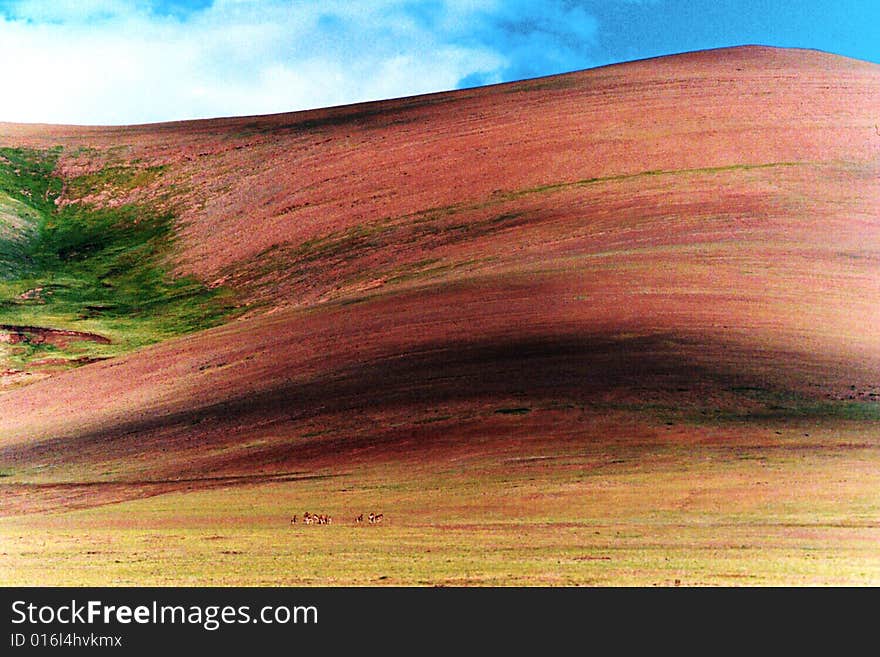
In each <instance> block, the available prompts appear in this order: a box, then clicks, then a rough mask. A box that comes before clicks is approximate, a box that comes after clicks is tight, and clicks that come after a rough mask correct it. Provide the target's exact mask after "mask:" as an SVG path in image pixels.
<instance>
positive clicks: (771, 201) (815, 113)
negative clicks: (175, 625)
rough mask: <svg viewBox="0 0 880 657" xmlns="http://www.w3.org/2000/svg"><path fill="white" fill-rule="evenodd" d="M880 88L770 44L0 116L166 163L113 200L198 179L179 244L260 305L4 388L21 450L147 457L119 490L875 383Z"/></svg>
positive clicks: (851, 67) (871, 394) (188, 196)
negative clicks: (265, 95) (347, 93)
mask: <svg viewBox="0 0 880 657" xmlns="http://www.w3.org/2000/svg"><path fill="white" fill-rule="evenodd" d="M878 107H880V67H878V66H876V65H872V64H866V63H862V62H857V61H853V60H847V59H843V58H840V57H836V56H831V55H826V54H822V53H816V52H812V51H798V50H774V49H767V48H742V49H732V50H720V51H710V52H701V53H693V54H688V55H682V56H678V57H670V58H664V59H658V60H649V61H643V62H635V63H631V64H625V65H619V66H612V67H607V68H602V69H596V70H592V71H585V72H581V73H575V74H570V75H566V76H558V77H552V78H546V79H541V80H533V81H527V82H522V83H516V84H511V85H501V86H496V87H489V88H483V89H477V90H467V91H460V92H453V93H447V94H436V95H432V96H424V97H418V98H409V99H402V100H395V101H388V102H383V103H374V104H365V105H357V106H350V107H342V108H333V109H328V110H321V111H314V112H303V113H296V114H285V115H274V116H267V117H243V118H233V119H218V120H212V121H196V122H186V123H173V124H160V125H149V126H134V127H124V128H76V127H57V126H22V125H8V124H0V140H2V142H3V143H4V144H11V145H25V146H40V147H49V146H54V145H55V144H63V145H65V146H68V147H73V148H75V147H77V146H88V147H91V148H95V149H98V150H97V151H95V153H96V154H95V155H94V156H90V157H92V159H86V160H84V159H83V157H82V156H81V155H79V156H75V155H73V154H70V155H67V156H65V157H64V158H63V159H62V163H61V167H62V171H63V172H64V173H65V175H67V176H75V175H77V174H78V173H82V172H84V171H87V170H95V169H97V168H99V167H100V166H103V165H104V164H106V163H108V162H114V161H116V160H114V159H113V158H120V157H122V158H124V159H125V160H126V161H135V160H138V161H140V162H143V163H146V164H149V165H166V167H167V168H166V170H165V172H164V173H163V175H162V176H161V177H160V178H159V179H158V180H157V181H155V182H154V183H151V184H150V185H149V186H147V187H144V188H139V189H134V190H131V191H130V192H127V196H125V195H123V196H118V197H115V198H114V199H101V198H96V199H93V200H96V201H98V202H111V201H112V202H122V201H125V200H144V199H153V200H154V201H161V202H168V203H170V204H172V205H174V207H176V208H178V209H179V211H180V213H181V214H180V219H181V223H180V229H181V241H180V243H179V250H178V254H177V257H178V261H177V263H176V266H177V268H178V270H179V271H180V272H186V273H195V274H196V275H198V276H200V277H202V278H203V279H204V280H206V281H208V282H211V283H212V284H216V285H221V284H223V285H228V286H231V287H232V288H233V289H236V290H238V292H239V294H240V295H241V298H242V303H243V304H247V306H248V312H247V313H246V315H245V318H244V319H242V320H237V321H234V322H232V323H230V324H228V325H226V326H222V327H219V328H217V329H213V330H211V331H207V332H204V333H201V334H197V335H193V336H189V337H186V338H182V339H176V340H173V341H169V342H166V343H163V344H161V345H157V346H154V347H151V348H149V349H146V350H143V351H141V352H139V353H135V354H131V355H129V356H126V357H123V358H119V359H114V360H112V361H107V362H102V363H95V364H90V365H88V366H85V367H82V368H80V369H78V370H76V371H72V372H69V373H65V374H63V375H59V376H56V377H53V378H51V379H47V380H43V381H40V382H38V383H35V384H33V385H29V386H27V387H25V388H22V389H18V390H14V391H10V392H8V393H6V394H3V395H0V465H2V466H4V467H8V468H10V469H12V470H21V471H28V468H34V467H37V466H40V467H41V468H42V469H41V470H40V475H39V477H40V478H41V481H43V483H46V482H48V483H51V482H53V481H54V482H59V483H62V482H66V484H65V485H72V484H74V483H77V482H79V483H82V482H88V481H94V480H95V479H96V478H101V475H99V473H101V472H103V471H104V469H106V466H107V464H117V465H118V464H120V463H124V464H125V467H124V468H122V470H116V471H117V472H118V474H117V475H113V476H111V475H108V476H107V477H104V479H105V480H106V481H108V482H110V483H113V482H115V483H114V485H113V487H112V488H113V490H114V491H115V492H112V493H108V494H107V495H108V496H109V497H105V498H100V496H98V495H92V496H91V498H89V499H91V501H92V502H94V503H97V501H98V500H99V499H111V498H112V499H119V497H120V496H125V495H131V494H149V493H146V492H144V491H143V490H142V489H143V487H144V486H146V487H147V488H149V486H151V485H152V486H155V487H161V488H162V489H163V490H164V489H165V488H164V487H166V486H173V485H174V484H170V483H169V481H173V480H175V478H177V477H180V478H183V479H186V480H187V483H186V484H185V485H186V486H193V485H198V484H194V483H193V481H202V480H203V479H204V481H203V483H204V484H205V485H208V484H207V483H206V482H207V481H208V479H206V478H209V477H214V478H216V477H224V476H229V475H231V474H235V475H242V476H243V475H254V474H270V475H271V474H277V473H284V472H298V471H301V470H307V469H310V468H313V467H318V466H321V467H329V468H331V469H333V468H336V469H344V468H345V465H346V463H347V462H349V461H350V460H351V459H353V458H389V457H393V458H404V457H405V456H406V455H407V454H410V453H415V452H414V450H415V451H416V452H418V453H425V450H427V451H429V452H430V451H431V450H453V449H461V448H463V446H470V447H473V446H474V445H478V444H479V441H481V440H487V441H498V440H510V439H511V426H510V423H509V422H507V421H506V420H507V419H508V415H509V414H510V415H516V414H517V413H522V414H525V415H528V417H529V418H530V419H529V422H528V423H527V426H530V427H532V429H534V430H540V431H541V432H543V433H544V434H545V435H547V436H548V438H551V437H553V436H556V437H560V439H565V440H568V439H576V436H577V435H578V428H577V427H578V426H579V425H578V423H579V422H583V417H584V414H587V415H590V414H594V415H595V414H602V413H611V412H614V411H615V409H635V410H638V411H646V412H647V411H651V409H656V408H665V409H677V410H678V411H679V412H693V413H700V412H707V411H708V410H716V411H717V410H718V409H722V410H725V411H730V412H748V411H749V410H750V409H752V408H762V407H763V406H766V404H767V403H768V399H776V398H777V397H779V396H782V397H785V398H786V399H789V398H792V396H794V397H796V398H797V399H798V400H800V401H799V403H813V402H815V403H821V402H824V401H827V400H835V399H848V398H852V399H853V400H859V401H865V402H866V403H872V401H873V400H875V398H876V395H877V394H878V388H877V386H878V385H880V381H878V380H877V377H876V372H877V371H878V368H880V303H878V299H880V175H878V174H880V134H878V133H877V128H876V124H877V122H878V120H880V117H878V114H877V108H878ZM111 148H114V150H109V149H111ZM163 194H164V196H163ZM162 199H165V200H162ZM169 199H170V200H169ZM744 391H745V392H744ZM566 409H567V410H566ZM538 410H542V413H538ZM651 412H653V411H651ZM437 418H440V419H437ZM536 418H537V419H536ZM249 445H250V447H249ZM135 476H136V477H137V480H138V481H140V482H144V481H146V482H159V483H154V484H143V485H142V486H141V487H136V488H137V490H136V491H135V493H132V490H135V489H133V488H131V487H130V486H129V487H128V488H126V485H125V484H124V482H126V481H131V480H132V477H135ZM212 481H216V479H212ZM120 482H122V483H120ZM26 483H28V482H25V481H14V482H10V486H22V485H24V484H26ZM179 485H180V486H184V484H183V483H182V482H181V483H180V484H179ZM122 489H124V490H127V491H128V492H127V493H125V494H124V495H123V493H120V492H119V491H120V490H122ZM52 495H55V497H52ZM52 495H50V496H49V497H45V498H39V496H34V497H33V498H30V499H31V500H32V505H31V506H28V504H25V503H22V504H12V503H9V504H6V505H4V507H3V508H2V509H0V511H5V512H7V513H8V512H18V511H22V510H32V509H34V508H50V507H52V506H54V505H56V504H59V503H63V502H59V499H66V498H64V495H57V491H55V492H54V493H53V494H52ZM38 498H39V499H42V501H37V500H38ZM50 498H51V499H50ZM47 500H50V501H47Z"/></svg>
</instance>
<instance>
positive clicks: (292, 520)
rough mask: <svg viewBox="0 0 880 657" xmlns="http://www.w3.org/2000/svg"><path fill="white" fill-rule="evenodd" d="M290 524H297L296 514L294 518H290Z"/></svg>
mask: <svg viewBox="0 0 880 657" xmlns="http://www.w3.org/2000/svg"><path fill="white" fill-rule="evenodd" d="M290 524H291V525H295V524H296V516H293V518H291V519H290Z"/></svg>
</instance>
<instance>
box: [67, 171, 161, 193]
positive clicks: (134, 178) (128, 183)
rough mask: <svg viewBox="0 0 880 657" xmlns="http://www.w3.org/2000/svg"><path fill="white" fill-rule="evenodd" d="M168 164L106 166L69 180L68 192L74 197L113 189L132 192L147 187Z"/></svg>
mask: <svg viewBox="0 0 880 657" xmlns="http://www.w3.org/2000/svg"><path fill="white" fill-rule="evenodd" d="M166 168H167V167H166V166H164V165H162V166H153V167H136V166H129V165H118V166H109V167H105V168H103V169H101V170H99V171H95V172H93V173H86V174H83V175H81V176H77V177H76V178H74V179H72V180H70V181H68V184H67V193H68V194H69V195H70V196H71V197H73V198H82V197H83V196H87V195H89V194H93V193H95V192H101V191H105V190H108V189H110V190H113V191H116V192H130V191H131V190H133V189H137V188H138V187H146V186H147V185H150V184H151V183H153V182H154V181H156V180H157V179H158V178H159V177H160V176H161V175H162V174H163V173H164V172H165V170H166Z"/></svg>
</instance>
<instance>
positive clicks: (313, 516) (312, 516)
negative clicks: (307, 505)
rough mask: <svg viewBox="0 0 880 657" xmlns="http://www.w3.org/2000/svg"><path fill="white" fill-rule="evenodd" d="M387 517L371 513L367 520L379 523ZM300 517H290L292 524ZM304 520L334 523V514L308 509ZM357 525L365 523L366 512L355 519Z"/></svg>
mask: <svg viewBox="0 0 880 657" xmlns="http://www.w3.org/2000/svg"><path fill="white" fill-rule="evenodd" d="M384 519H385V514H384V513H370V514H369V515H368V516H367V521H368V522H369V523H370V524H371V525H378V524H379V523H381V522H382V521H383V520H384ZM298 521H299V519H298V518H297V516H293V518H291V519H290V524H291V525H295V524H296V523H297V522H298ZM302 521H303V524H304V525H332V524H333V516H325V515H324V514H323V513H309V512H308V511H306V512H305V513H304V514H303V516H302ZM354 522H355V524H356V525H360V524H363V522H364V514H363V513H362V514H360V515H359V516H358V517H357V518H355V519H354Z"/></svg>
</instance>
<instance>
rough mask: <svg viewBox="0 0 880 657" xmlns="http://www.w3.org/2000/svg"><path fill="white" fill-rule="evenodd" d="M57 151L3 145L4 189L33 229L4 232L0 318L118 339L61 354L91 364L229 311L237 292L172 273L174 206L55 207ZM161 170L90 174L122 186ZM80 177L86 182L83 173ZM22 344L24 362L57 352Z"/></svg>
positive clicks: (210, 322)
mask: <svg viewBox="0 0 880 657" xmlns="http://www.w3.org/2000/svg"><path fill="white" fill-rule="evenodd" d="M58 153H59V151H58V150H57V149H54V150H52V151H48V152H40V151H26V150H22V149H0V154H2V159H0V194H5V195H6V198H8V199H10V200H7V201H6V203H5V205H4V206H3V207H4V208H6V210H5V212H6V213H7V214H12V213H13V212H14V213H15V216H16V217H17V218H18V219H19V220H20V223H21V224H22V225H26V226H28V227H29V232H26V231H19V233H20V234H19V235H18V236H10V235H7V236H5V237H4V235H3V233H0V324H12V325H26V326H41V327H45V328H56V329H58V328H60V329H67V330H76V331H83V332H89V333H97V334H100V335H104V336H106V337H108V338H110V339H111V341H112V343H113V344H112V345H103V344H97V343H90V342H88V341H75V342H72V343H71V344H70V346H69V347H66V348H65V349H64V350H63V353H61V354H58V355H59V356H70V357H71V358H72V359H73V360H71V362H87V361H88V359H89V358H104V357H107V356H112V355H116V354H118V353H122V352H125V351H128V350H130V349H133V348H136V347H140V346H143V345H146V344H150V343H153V342H157V341H159V340H162V339H165V338H168V337H172V336H175V335H180V334H183V333H189V332H192V331H197V330H200V329H204V328H208V327H210V326H214V325H217V324H219V323H221V322H222V321H223V319H224V318H225V317H227V316H228V315H229V313H230V310H231V307H232V299H231V296H230V294H229V292H228V291H226V290H223V289H208V288H207V287H206V286H205V285H204V284H203V283H201V282H200V281H198V280H196V279H195V278H192V277H175V276H173V275H172V273H171V271H170V267H169V262H170V256H171V253H172V251H173V247H174V239H175V234H174V226H175V217H174V215H173V214H172V213H170V212H159V211H157V210H155V209H153V208H151V207H147V206H143V205H122V206H119V207H114V208H96V207H93V206H89V205H85V204H69V205H66V206H64V207H61V208H59V207H56V206H55V203H54V199H55V198H56V197H57V195H58V194H59V193H60V190H61V188H62V181H61V180H60V179H59V178H57V177H55V175H54V167H55V163H56V161H57V157H58ZM158 169H159V168H156V167H153V168H151V169H147V170H142V171H140V172H132V171H123V167H116V166H114V167H110V168H109V169H105V170H104V171H103V172H101V173H99V174H89V175H90V176H92V178H90V180H91V182H92V183H94V184H99V185H100V184H113V185H114V186H116V187H117V188H119V187H120V186H122V187H125V186H132V185H133V186H138V185H140V184H143V183H144V182H145V181H149V180H150V179H151V176H158V175H160V173H161V171H158ZM77 181H79V182H78V184H80V185H84V184H85V182H84V177H80V178H78V179H77ZM77 193H82V194H87V193H88V189H87V188H85V187H80V188H78V189H77ZM2 198H3V196H2V195H0V199H2ZM25 232H26V235H25ZM22 235H25V236H24V237H22ZM22 347H23V348H22V349H18V350H14V351H13V353H12V354H9V356H10V357H11V358H12V360H13V361H14V363H15V364H17V365H26V364H27V363H28V362H29V361H33V360H37V359H41V358H46V357H47V354H46V353H45V352H46V351H48V350H51V349H50V345H23V346H22ZM51 355H52V356H55V355H56V354H51Z"/></svg>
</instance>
